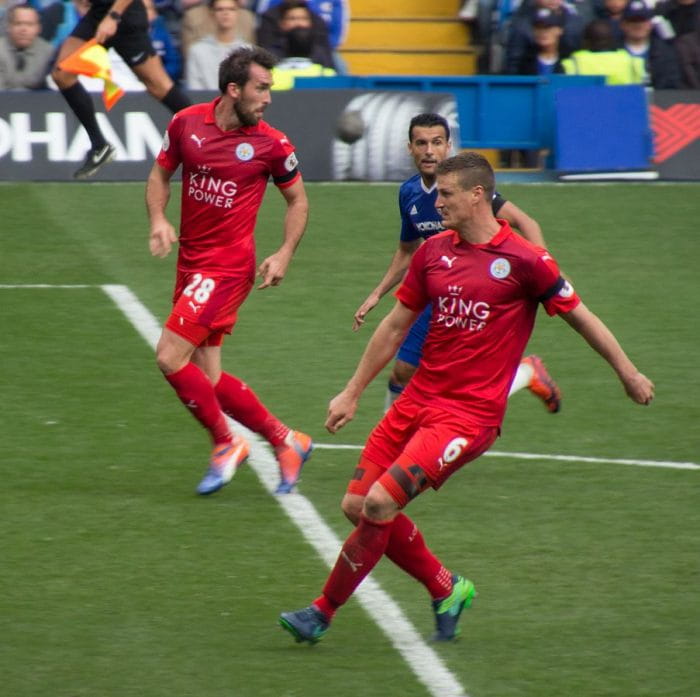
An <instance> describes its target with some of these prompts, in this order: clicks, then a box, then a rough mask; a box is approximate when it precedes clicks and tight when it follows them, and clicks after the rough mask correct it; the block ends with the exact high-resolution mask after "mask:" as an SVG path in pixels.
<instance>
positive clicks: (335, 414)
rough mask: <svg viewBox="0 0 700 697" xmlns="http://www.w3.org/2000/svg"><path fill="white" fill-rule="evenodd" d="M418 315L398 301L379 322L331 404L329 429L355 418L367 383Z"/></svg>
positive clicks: (397, 346)
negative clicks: (345, 382)
mask: <svg viewBox="0 0 700 697" xmlns="http://www.w3.org/2000/svg"><path fill="white" fill-rule="evenodd" d="M417 316H418V313H417V312H414V311H413V310H410V309H409V308H407V307H406V306H405V305H404V304H403V303H401V302H399V301H398V300H397V301H396V304H395V305H394V307H393V309H392V310H391V312H389V314H388V315H387V316H386V317H385V318H384V319H383V320H382V321H381V322H380V323H379V326H378V327H377V328H376V329H375V330H374V334H372V338H371V339H370V340H369V342H368V344H367V348H366V349H365V352H364V353H363V354H362V358H360V362H359V363H358V365H357V369H356V370H355V374H354V375H353V376H352V377H351V378H350V380H349V381H348V384H347V385H346V386H345V389H344V390H343V391H342V392H341V393H340V394H338V395H336V396H335V397H334V398H333V399H332V400H331V401H330V404H329V405H328V417H327V418H326V429H328V431H330V432H331V433H335V432H336V431H338V430H339V429H341V428H342V427H343V426H345V424H346V423H348V422H349V421H351V420H352V418H353V416H354V415H355V411H356V410H357V404H358V402H359V400H360V396H361V395H362V393H363V392H364V390H365V388H366V387H367V385H369V383H370V382H372V380H374V378H375V377H376V376H377V375H378V373H379V372H380V371H381V370H382V368H384V366H385V365H386V364H387V363H388V362H389V361H390V360H391V359H392V358H393V357H394V354H395V353H396V350H397V349H398V348H399V346H400V345H401V342H402V341H403V338H404V336H406V332H407V331H408V328H409V327H410V326H411V324H413V321H414V320H415V319H416V317H417Z"/></svg>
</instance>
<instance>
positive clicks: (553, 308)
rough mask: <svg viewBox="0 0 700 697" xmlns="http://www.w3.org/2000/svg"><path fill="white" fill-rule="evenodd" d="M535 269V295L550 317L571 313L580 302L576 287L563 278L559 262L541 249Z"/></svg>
mask: <svg viewBox="0 0 700 697" xmlns="http://www.w3.org/2000/svg"><path fill="white" fill-rule="evenodd" d="M540 252H541V254H540V255H539V256H538V257H537V260H536V261H535V265H534V268H533V293H534V295H535V297H536V298H537V299H538V300H539V301H540V302H541V303H542V305H544V309H545V310H546V312H547V314H548V315H550V316H551V315H560V314H565V313H567V312H571V310H573V309H574V308H575V307H576V306H577V305H578V304H579V303H580V302H581V298H580V297H579V296H578V294H577V293H576V291H575V290H574V287H573V286H572V285H571V283H569V281H567V280H566V279H565V278H563V277H562V275H561V273H560V272H559V266H558V264H557V262H556V261H555V260H554V259H553V258H552V257H551V256H550V255H549V253H548V252H547V251H546V250H543V249H540Z"/></svg>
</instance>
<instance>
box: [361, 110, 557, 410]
mask: <svg viewBox="0 0 700 697" xmlns="http://www.w3.org/2000/svg"><path fill="white" fill-rule="evenodd" d="M451 147H452V144H451V142H450V127H449V125H448V123H447V120H446V119H445V118H443V117H442V116H440V115H439V114H418V115H417V116H414V117H413V119H411V123H410V125H409V128H408V152H409V154H410V155H411V157H413V161H414V162H415V165H416V169H417V170H418V173H417V174H415V175H413V176H412V177H411V178H410V179H407V180H406V181H405V182H404V183H403V184H402V185H401V188H400V189H399V211H400V213H401V236H400V239H399V247H398V249H397V250H396V252H395V253H394V257H393V258H392V260H391V263H390V264H389V268H388V269H387V271H386V273H385V274H384V277H383V278H382V280H381V281H380V282H379V285H378V286H377V287H376V288H375V289H374V290H373V291H372V292H371V293H370V294H369V295H368V296H367V298H366V299H365V301H364V302H363V303H362V305H360V307H359V308H358V309H357V311H356V312H355V317H354V323H353V329H354V330H355V331H357V330H358V329H359V328H360V327H361V326H362V325H363V324H364V321H365V317H366V316H367V313H368V312H369V311H370V310H371V309H372V308H373V307H374V306H375V305H376V304H377V303H378V302H379V301H380V300H381V298H382V297H383V296H384V295H385V294H386V293H388V292H389V291H390V290H391V289H392V288H393V287H394V286H395V285H397V284H398V283H399V281H401V279H402V278H403V276H404V274H405V273H406V269H408V265H409V262H410V261H411V257H412V256H413V254H414V252H415V251H416V250H417V249H418V247H419V246H420V245H421V244H422V242H423V240H425V239H427V238H428V237H431V236H432V235H434V234H436V233H438V232H441V231H442V230H444V229H445V228H444V227H443V225H442V218H441V216H440V213H439V212H438V210H437V209H436V208H435V201H436V200H437V185H436V181H435V169H436V168H437V166H438V164H439V163H440V162H442V160H444V159H445V158H446V157H449V154H450V150H451ZM492 208H493V214H494V215H495V216H497V217H499V218H505V219H506V220H507V221H508V222H509V223H510V224H511V225H512V226H513V227H515V228H517V229H518V231H519V232H520V234H521V235H522V236H523V237H525V238H527V239H528V240H529V241H530V242H532V243H533V244H536V245H537V246H539V247H544V246H545V243H544V238H543V237H542V231H541V229H540V226H539V224H538V223H537V221H536V220H534V219H533V218H531V217H530V216H529V215H527V214H526V213H525V212H524V211H522V210H521V209H520V208H518V207H517V206H516V205H515V204H514V203H511V202H510V201H506V200H505V199H504V198H503V197H502V196H501V195H500V194H499V193H498V192H495V193H494V196H493V201H492ZM429 322H430V308H429V307H427V308H426V309H425V311H424V312H423V314H422V315H421V316H420V317H419V318H418V319H417V320H416V322H415V323H414V324H413V326H412V327H411V329H410V331H409V332H408V335H407V336H406V339H405V340H404V342H403V344H402V345H401V348H400V349H399V352H398V354H397V357H396V361H395V362H394V366H393V368H392V371H391V376H390V377H389V387H388V391H387V397H386V404H385V407H386V409H388V408H389V406H390V405H391V403H392V402H393V401H394V400H395V399H396V398H397V397H398V396H399V395H400V394H401V392H402V391H403V389H404V387H405V386H406V385H407V384H408V381H409V380H410V379H411V376H412V375H413V373H414V372H415V371H416V368H417V367H418V362H419V361H420V357H421V353H422V350H423V343H424V341H425V337H426V335H427V333H428V324H429ZM523 387H527V388H528V389H529V390H530V391H531V392H532V393H533V394H535V395H536V396H537V397H539V398H540V399H541V400H542V401H543V402H544V403H545V406H546V407H547V409H548V410H549V411H550V412H552V413H554V412H557V411H559V408H560V405H561V394H560V391H559V388H558V387H557V384H556V383H555V382H554V380H553V379H552V378H551V376H550V375H549V373H548V372H547V370H546V368H545V367H544V364H543V363H542V360H541V359H540V358H539V357H538V356H526V357H525V358H523V360H522V362H521V363H520V366H519V368H518V371H517V373H516V375H515V378H514V379H513V384H512V386H511V389H510V394H513V393H514V392H517V391H518V390H520V389H522V388H523Z"/></svg>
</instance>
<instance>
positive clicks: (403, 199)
mask: <svg viewBox="0 0 700 697" xmlns="http://www.w3.org/2000/svg"><path fill="white" fill-rule="evenodd" d="M399 214H400V216H401V234H400V236H399V239H400V240H401V242H413V241H414V240H418V239H420V238H421V237H422V235H421V234H420V233H419V232H418V231H417V230H416V226H415V225H414V224H413V222H412V221H411V216H410V213H409V201H408V195H407V193H406V191H405V189H404V187H403V186H402V187H401V188H400V189H399Z"/></svg>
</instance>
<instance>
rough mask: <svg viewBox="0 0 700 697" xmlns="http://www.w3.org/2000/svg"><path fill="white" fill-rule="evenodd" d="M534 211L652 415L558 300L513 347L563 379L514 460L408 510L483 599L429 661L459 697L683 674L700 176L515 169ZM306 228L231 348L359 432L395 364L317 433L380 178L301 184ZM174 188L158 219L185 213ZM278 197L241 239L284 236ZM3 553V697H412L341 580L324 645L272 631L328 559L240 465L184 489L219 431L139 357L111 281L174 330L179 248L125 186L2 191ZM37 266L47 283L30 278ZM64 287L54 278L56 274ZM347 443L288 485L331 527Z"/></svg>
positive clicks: (388, 190)
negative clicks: (348, 419) (537, 179)
mask: <svg viewBox="0 0 700 697" xmlns="http://www.w3.org/2000/svg"><path fill="white" fill-rule="evenodd" d="M500 189H501V191H502V193H503V194H504V195H505V196H506V197H507V198H509V199H511V200H512V201H514V202H515V203H516V204H518V205H519V206H521V207H522V208H523V209H525V210H526V211H527V212H528V213H530V214H531V215H533V216H534V217H536V218H537V219H538V220H539V221H540V223H541V224H542V227H543V230H544V233H545V237H546V239H547V241H548V245H549V248H550V250H551V251H552V253H553V254H554V255H555V256H556V257H557V259H558V260H559V262H560V265H561V266H562V268H563V270H564V271H565V273H566V274H567V275H568V277H569V278H570V279H571V280H572V281H573V283H574V286H575V287H576V289H577V290H578V291H579V293H580V294H581V295H582V297H583V298H584V301H585V302H586V303H587V304H588V306H589V307H590V308H591V309H593V310H594V311H595V312H597V313H598V314H599V315H600V316H601V317H602V318H603V319H604V320H605V321H606V323H607V324H608V325H609V326H610V327H611V329H612V330H613V331H614V332H615V333H616V335H617V336H618V338H619V339H620V341H621V343H622V344H623V346H624V347H625V348H626V350H627V352H628V353H629V354H630V356H631V357H632V359H633V360H634V361H635V362H636V363H637V365H638V366H639V368H640V369H641V370H642V371H643V372H645V373H646V374H647V375H649V376H650V377H651V378H652V379H653V380H654V381H655V383H656V388H657V397H656V400H655V401H654V403H653V405H652V406H651V407H649V408H643V407H639V406H637V405H634V404H632V402H631V401H630V400H628V399H627V398H626V397H625V395H624V393H623V390H622V388H621V386H620V384H619V382H618V381H617V379H616V377H615V376H614V374H613V373H612V372H611V370H610V369H609V367H608V366H607V365H606V364H605V363H604V362H603V361H602V360H601V359H600V358H599V357H598V356H597V355H596V354H594V353H593V352H592V351H591V349H590V348H589V347H588V346H587V345H585V344H584V342H583V341H582V340H581V339H580V338H579V337H578V336H576V335H575V334H574V333H573V332H572V331H571V330H570V328H569V327H568V326H567V325H566V324H565V323H564V322H562V321H561V320H560V319H557V318H554V319H550V318H547V317H546V316H545V314H544V313H541V314H540V316H539V318H538V323H537V327H536V330H535V334H534V336H533V339H532V342H531V345H530V347H529V348H530V350H531V351H533V352H537V353H539V354H540V355H541V356H542V357H543V358H544V359H545V361H546V363H547V365H548V367H549V368H550V371H551V372H552V374H553V375H555V376H556V378H557V379H558V381H559V383H560V386H561V388H562V391H563V394H564V403H563V409H562V412H561V413H560V414H558V415H550V414H547V413H546V411H545V410H544V408H543V407H542V405H541V404H540V403H538V402H537V400H535V399H534V398H533V397H532V396H531V395H529V394H527V393H526V392H523V393H520V394H517V395H516V396H514V397H513V399H512V400H511V403H510V406H509V410H508V414H507V417H506V421H505V424H504V429H503V435H502V437H501V439H500V440H499V441H498V443H497V444H496V446H495V449H497V450H498V451H503V452H506V453H536V454H542V455H569V456H574V458H575V457H591V458H599V459H600V460H602V461H599V462H596V461H593V462H585V461H578V460H576V459H573V460H570V461H557V460H552V459H546V458H535V459H520V458H517V457H493V456H491V457H483V458H481V459H480V460H479V461H477V462H475V463H473V464H472V465H470V466H469V467H468V468H465V469H464V470H463V471H462V472H461V473H460V474H459V475H457V476H456V477H455V478H454V479H453V480H451V481H450V482H449V483H448V484H447V485H446V486H445V487H444V489H443V490H441V491H440V493H439V494H436V493H434V492H430V493H428V494H426V495H425V496H424V497H421V499H419V500H418V501H416V502H414V503H413V504H411V506H410V507H409V512H410V514H411V515H412V516H413V517H414V518H415V519H416V521H417V522H418V523H419V525H420V526H421V528H422V530H423V532H424V534H425V536H426V538H427V540H428V541H429V543H430V544H431V546H432V547H433V548H434V549H435V551H436V552H437V553H438V554H439V555H440V557H441V558H442V559H443V560H444V561H445V563H446V564H447V565H449V566H450V567H452V568H454V569H455V570H457V571H460V572H461V573H465V574H467V575H468V576H469V577H470V578H472V579H473V580H474V581H475V583H476V586H477V590H478V592H479V597H478V598H477V601H476V603H475V606H474V608H473V609H472V610H470V611H469V612H468V613H467V614H466V615H465V617H464V619H463V621H462V625H463V636H462V638H461V640H460V641H459V642H456V643H455V644H453V645H449V646H439V647H437V653H438V655H439V656H440V657H441V659H442V660H443V662H444V663H445V665H446V666H447V668H448V669H449V670H450V671H451V672H452V673H453V674H454V675H455V676H456V678H457V679H458V681H459V683H460V684H461V685H462V686H463V687H464V690H465V693H466V694H468V695H469V696H470V697H570V696H575V697H661V696H662V697H696V696H697V695H698V694H700V668H699V667H698V647H699V646H700V594H699V593H698V588H699V583H700V493H699V492H700V471H699V470H697V469H674V468H664V467H653V466H635V465H629V464H621V463H619V462H614V461H615V460H623V459H624V460H631V461H639V460H643V461H661V462H669V461H671V462H691V463H700V437H699V435H698V434H699V433H700V430H699V427H698V424H699V423H700V397H699V394H700V378H699V377H698V375H699V371H698V357H699V355H700V354H699V352H698V346H699V345H700V322H698V312H697V306H698V303H699V302H700V284H699V283H698V267H699V266H700V246H699V244H698V239H697V233H696V227H697V220H698V219H699V218H700V186H698V185H693V184H677V185H661V184H654V185H649V184H610V185H537V186H533V185H529V186H528V185H508V186H506V185H504V186H502V187H500ZM308 190H309V195H310V199H311V205H312V209H311V210H312V213H311V219H310V223H309V228H308V232H307V236H306V237H305V239H304V241H303V243H302V245H301V247H300V248H299V250H298V253H297V256H296V258H295V260H294V261H293V263H292V266H291V268H290V271H289V274H288V276H287V278H286V279H285V280H284V282H283V284H282V285H281V286H280V287H279V288H274V289H268V290H265V291H253V293H252V294H251V297H250V298H249V299H248V301H247V302H246V305H245V306H244V309H243V310H242V312H241V315H240V319H239V324H238V326H237V328H236V331H235V333H234V336H233V337H232V338H231V339H230V340H229V341H228V342H227V344H226V346H225V350H224V356H225V366H226V368H228V369H229V370H231V371H232V372H234V373H236V374H238V375H240V376H241V377H242V378H243V379H245V380H246V381H247V382H248V383H249V384H250V385H251V386H252V387H253V388H254V389H255V390H256V391H257V392H258V393H259V395H260V396H261V397H262V398H263V400H264V401H265V402H266V403H267V404H268V405H269V406H270V407H271V408H272V409H273V410H274V411H275V412H276V413H277V414H278V415H279V416H280V417H281V418H282V419H284V420H285V421H287V422H289V423H290V424H291V425H293V426H295V427H297V428H300V429H303V430H306V431H307V432H309V433H311V434H312V435H313V436H314V438H315V439H316V440H317V441H318V442H319V443H321V444H328V443H335V444H350V445H360V444H361V443H362V442H363V440H364V438H365V436H366V435H367V433H368V431H369V429H370V428H371V427H372V425H373V424H374V423H375V422H376V421H377V419H378V418H379V416H380V415H381V409H382V403H383V396H384V384H385V379H384V376H382V377H380V378H379V379H377V380H376V381H375V383H374V384H373V385H372V386H371V387H370V388H369V389H368V391H367V393H366V395H365V396H364V398H363V401H362V403H361V408H360V411H359V413H358V415H357V418H356V420H355V421H354V422H353V423H352V424H350V425H349V426H348V427H347V428H346V429H344V430H343V431H341V433H339V434H337V435H336V436H330V435H328V434H327V433H325V431H324V429H323V421H324V418H325V412H326V407H327V403H328V400H329V398H330V397H332V396H333V395H334V394H335V393H336V392H337V391H338V390H339V389H340V388H341V387H342V386H343V384H344V382H345V380H346V379H347V378H348V377H349V375H350V373H351V372H352V370H353V369H354V366H355V364H356V361H357V359H358V358H359V356H360V353H361V351H362V349H363V347H364V345H365V343H366V341H367V339H368V338H369V336H370V333H371V331H372V328H373V327H374V326H376V323H377V321H378V320H379V319H380V318H381V317H382V316H383V314H384V313H385V312H386V311H387V310H388V308H389V307H390V305H391V302H392V301H391V299H390V298H385V299H384V301H383V302H382V304H381V305H380V306H379V307H378V308H377V309H376V310H375V311H374V312H373V313H372V314H371V315H370V319H369V321H368V326H366V327H365V328H363V330H362V331H360V332H358V333H353V332H352V331H351V325H352V315H353V312H354V310H355V309H356V307H357V306H358V305H359V303H360V302H361V301H362V300H363V299H364V297H365V295H366V294H367V292H368V291H369V290H370V289H371V288H372V287H373V286H374V285H375V284H376V283H377V282H378V280H379V279H380V277H381V275H382V274H383V272H384V270H385V268H386V265H387V263H388V261H389V258H390V256H391V254H392V253H393V250H394V248H395V245H396V239H397V234H398V215H397V211H396V198H397V187H396V186H393V185H392V186H381V185H380V186H370V185H363V184H348V185H321V184H315V185H309V186H308ZM178 194H179V189H177V188H176V191H175V195H174V196H173V201H172V202H171V207H170V210H171V218H172V219H173V220H176V214H177V210H178V201H177V196H178ZM282 204H283V201H282V198H281V197H280V196H279V195H278V194H277V193H276V192H275V191H270V192H269V194H268V198H267V200H266V202H265V204H264V206H263V209H262V211H261V214H260V218H259V225H258V243H259V257H260V258H262V255H265V254H268V253H270V252H271V251H272V250H273V249H275V247H276V245H277V244H278V242H279V240H280V239H281V227H280V224H279V221H280V216H281V214H282V209H283V205H282ZM0 211H2V220H1V222H0V228H1V229H2V234H1V235H0V284H3V288H0V319H1V324H0V326H1V327H2V331H1V332H0V357H1V366H2V404H3V406H2V410H1V412H0V413H1V416H0V442H1V443H2V446H1V447H2V486H1V487H0V506H1V508H0V510H1V511H2V527H3V531H2V537H1V538H0V539H1V540H2V553H1V554H0V565H1V567H0V680H1V687H0V694H3V695H7V696H8V697H97V696H99V697H190V696H192V697H296V696H299V697H301V696H303V697H331V696H333V697H356V696H357V695H361V696H362V697H427V696H428V695H430V694H431V693H430V691H429V689H428V688H427V687H426V686H425V685H424V684H423V683H421V682H420V681H419V680H417V679H416V677H415V675H414V673H413V672H411V670H409V668H408V667H407V665H406V664H405V663H404V660H403V659H402V658H401V656H400V655H399V654H398V653H397V651H396V649H395V648H394V647H393V646H392V644H391V642H390V641H389V639H387V637H386V636H385V635H384V633H383V632H382V631H381V630H380V629H379V628H378V626H377V624H376V623H375V622H374V621H373V620H372V619H371V618H370V617H369V616H368V615H367V614H366V613H365V611H364V610H363V609H362V608H361V607H360V605H359V604H358V603H357V602H356V601H355V600H352V601H351V602H350V603H349V604H348V606H347V607H345V608H344V609H343V610H342V611H341V612H340V613H339V615H338V617H337V620H336V621H335V622H334V625H333V627H332V629H331V631H330V632H329V634H328V635H327V637H326V638H325V639H324V640H323V642H321V644H319V645H318V646H316V647H314V648H310V647H306V646H302V647H300V646H297V645H295V644H293V642H292V641H291V640H290V637H289V636H288V635H286V634H285V633H283V632H282V631H281V630H280V629H279V628H278V627H277V625H276V620H277V615H278V613H279V612H280V611H281V610H286V609H293V608H297V607H301V606H302V605H305V604H307V603H308V602H309V601H310V600H311V599H312V598H313V597H315V595H316V594H317V592H318V591H319V589H320V587H321V584H322V583H323V581H324V580H325V576H326V568H325V566H324V564H323V562H322V561H321V560H320V559H319V558H318V557H317V555H316V554H315V552H314V551H313V549H312V548H311V547H310V546H309V545H308V543H307V542H306V541H305V540H304V538H303V537H302V536H301V534H300V533H299V531H298V530H297V528H296V527H294V526H293V525H292V524H291V523H290V521H289V520H288V518H287V517H286V515H285V513H284V512H283V511H282V509H281V508H280V506H279V505H278V503H277V502H276V500H275V499H274V498H273V497H271V496H270V495H269V494H268V493H267V492H266V490H265V489H264V488H263V486H262V485H261V483H260V482H259V481H258V479H257V478H256V476H255V473H254V472H253V470H252V469H251V468H250V467H245V468H243V470H242V471H241V472H240V473H239V474H238V475H237V477H236V479H234V481H233V482H232V483H231V485H230V486H228V487H227V488H226V489H224V490H223V491H222V492H220V494H218V495H216V496H213V497H211V498H208V499H200V498H197V497H196V496H195V495H194V487H195V485H196V483H197V481H198V480H199V477H200V475H201V473H202V471H203V468H204V466H205V460H206V456H207V453H208V450H209V445H208V442H207V438H206V436H205V433H204V432H203V431H202V430H201V429H200V427H199V426H198V425H197V424H196V423H195V422H194V420H193V419H192V418H191V417H190V415H189V414H187V413H186V412H185V410H184V409H183V408H182V407H181V406H180V405H179V403H178V402H177V400H176V399H175V396H174V394H173V393H172V391H171V389H170V388H169V386H168V385H167V384H166V383H165V381H164V380H163V379H162V378H161V377H160V375H159V373H158V371H157V369H156V367H155V363H154V360H153V355H152V350H151V348H150V347H149V346H148V345H147V344H146V342H144V340H143V339H142V338H141V337H140V336H139V335H138V334H137V332H136V331H135V330H134V328H133V327H132V325H131V324H130V323H129V322H128V321H127V319H126V318H125V317H124V315H123V314H121V313H120V312H119V311H118V310H117V308H116V306H115V305H114V304H113V303H112V301H111V300H110V299H109V298H108V297H107V296H106V295H105V294H104V293H103V292H102V291H101V290H100V288H99V286H100V285H101V284H121V285H125V286H128V287H129V288H130V289H131V290H132V291H133V292H134V293H135V294H136V295H137V296H138V298H139V299H140V300H141V302H142V303H143V304H144V305H145V306H146V307H147V308H148V309H149V310H150V311H151V312H152V313H153V315H155V317H156V318H157V319H158V320H159V321H162V320H163V319H164V318H165V317H166V316H167V313H168V310H169V305H170V296H171V290H172V282H173V278H174V258H172V257H171V258H169V259H167V260H157V259H153V258H151V257H150V256H149V255H148V250H147V223H146V215H145V211H144V206H143V186H142V185H141V184H128V185H97V184H89V185H85V184H82V185H81V184H65V185H59V184H42V185H14V184H8V185H3V186H0ZM26 284H48V285H50V286H52V287H50V288H18V287H11V288H10V287H7V286H22V285H26ZM67 285H80V286H87V287H80V288H67V287H61V288H59V287H53V286H67ZM356 457H357V451H355V450H329V449H319V450H317V452H316V453H315V454H314V456H313V458H312V459H311V460H310V461H309V463H308V465H307V467H306V469H305V471H304V478H303V481H302V483H301V485H300V491H301V493H303V494H304V495H305V496H306V497H308V498H309V500H310V501H311V502H312V503H313V505H314V506H315V507H316V508H317V510H318V511H319V513H320V514H321V515H322V516H323V518H324V519H325V520H326V522H327V523H328V524H329V525H330V526H331V527H332V529H333V530H334V531H335V533H336V534H337V535H338V536H339V537H340V538H343V537H345V535H346V533H347V531H348V525H347V524H346V522H345V521H344V519H343V518H342V515H341V513H340V511H339V507H338V503H339V501H340V498H341V496H342V493H343V491H344V488H345V484H346V481H347V479H348V477H349V475H350V473H351V472H352V469H353V467H354V463H355V459H356ZM374 576H375V578H376V579H377V580H378V581H379V583H380V584H381V585H382V587H383V588H384V589H385V590H387V591H388V592H389V593H390V594H391V596H392V597H393V598H394V599H395V600H397V601H398V602H399V604H400V605H401V607H402V609H403V611H404V612H405V613H406V615H407V616H408V618H409V619H410V620H411V622H412V623H413V624H414V625H415V627H416V628H417V629H418V630H419V631H420V632H421V633H422V634H424V635H427V634H429V632H430V630H431V622H432V618H431V613H430V608H429V603H428V599H427V596H426V594H425V592H424V590H423V588H422V587H420V586H418V585H417V584H416V583H415V582H413V581H412V580H411V579H408V578H405V577H404V576H403V575H402V574H401V573H400V572H399V571H398V570H397V569H395V568H393V567H392V566H391V564H390V563H389V562H386V561H383V562H382V563H381V564H380V565H379V566H378V568H377V569H376V571H375V573H374Z"/></svg>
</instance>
